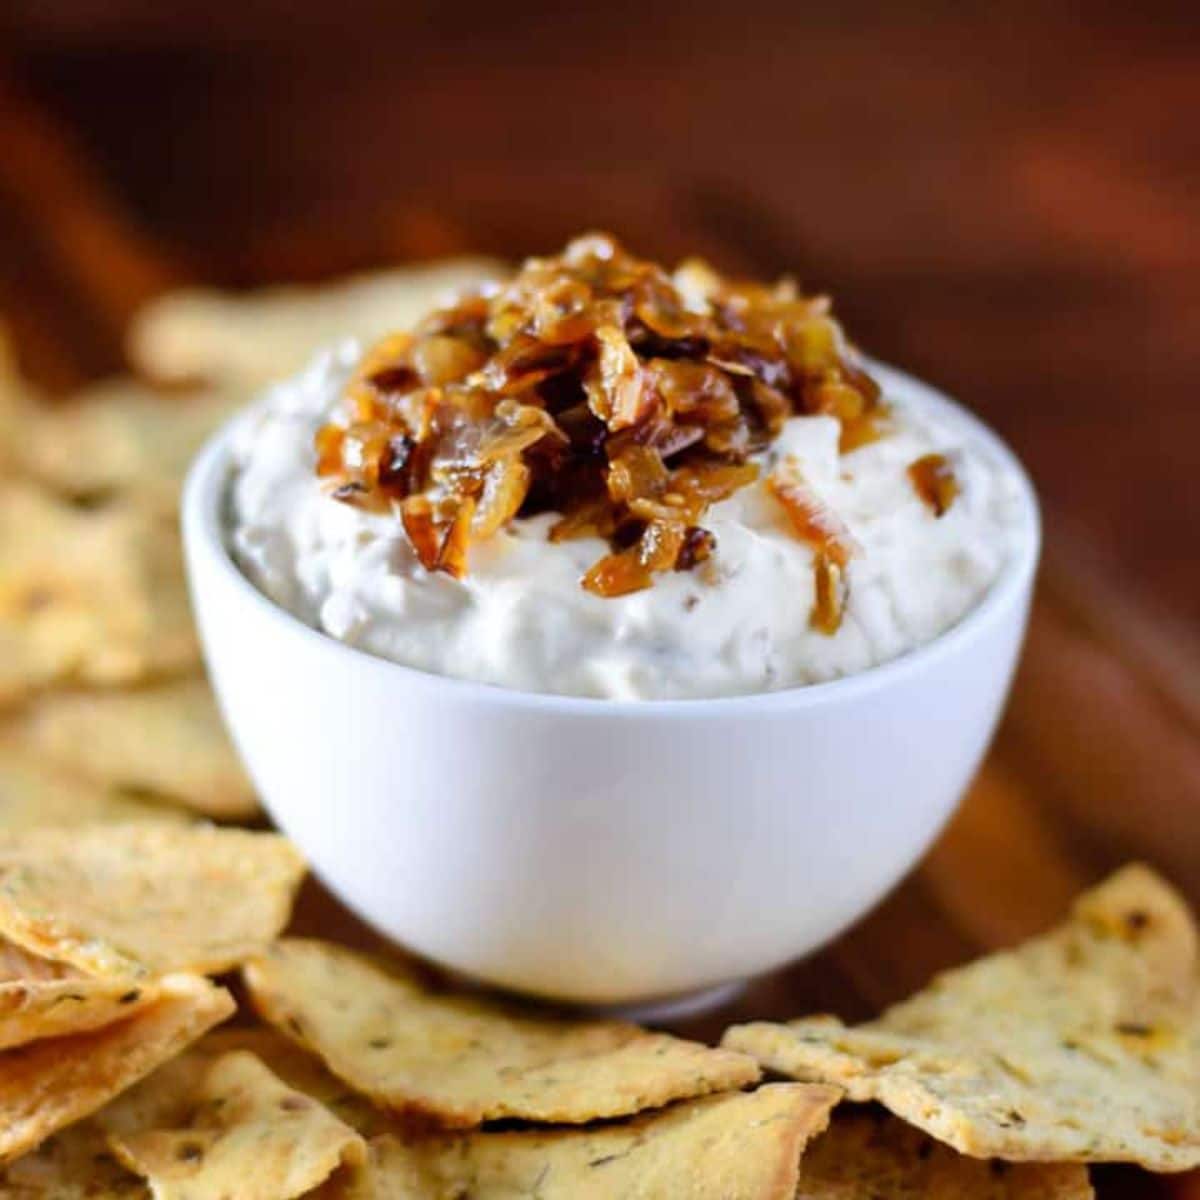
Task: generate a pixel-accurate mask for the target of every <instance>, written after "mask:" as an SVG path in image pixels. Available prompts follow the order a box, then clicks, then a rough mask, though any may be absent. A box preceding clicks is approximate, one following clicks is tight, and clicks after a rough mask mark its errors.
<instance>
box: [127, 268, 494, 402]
mask: <svg viewBox="0 0 1200 1200" xmlns="http://www.w3.org/2000/svg"><path fill="white" fill-rule="evenodd" d="M501 274H503V268H501V267H500V266H499V265H498V264H497V263H495V262H492V261H489V260H487V259H475V258H461V259H447V260H445V261H443V262H434V263H428V264H425V265H419V266H412V267H401V268H398V269H396V270H393V271H381V272H378V273H376V274H372V275H362V276H358V277H356V278H351V279H346V280H341V281H339V282H336V283H332V284H327V285H325V286H323V287H315V288H310V287H277V288H270V289H267V290H264V291H259V292H254V293H250V294H249V295H243V296H238V295H232V294H229V293H222V292H215V291H208V290H203V289H193V290H183V291H177V292H168V293H167V294H166V295H164V296H161V297H159V299H157V300H155V301H154V302H153V303H151V304H150V305H148V306H147V307H146V308H145V309H144V310H143V311H142V312H141V313H139V314H138V316H137V318H136V319H135V320H134V322H133V326H132V328H131V330H130V336H129V354H130V357H131V358H132V359H133V361H134V362H135V363H136V364H137V365H138V366H139V367H140V368H141V369H142V370H143V371H144V372H146V374H148V375H150V376H152V377H153V378H156V379H164V380H172V379H208V380H211V381H214V382H219V383H222V384H230V385H233V386H235V387H242V388H251V389H252V388H256V387H259V386H261V385H263V384H266V383H270V382H272V381H273V380H276V379H280V378H282V377H283V376H285V375H289V374H291V373H292V372H293V371H296V370H298V369H299V368H300V367H302V366H303V365H304V364H305V363H306V362H307V361H308V359H309V358H310V357H311V356H312V355H313V354H314V353H315V352H316V351H318V350H320V349H323V348H324V347H326V346H328V345H330V344H331V343H333V342H336V341H337V340H339V339H340V338H344V337H356V338H361V339H363V340H364V341H375V340H376V339H378V338H381V337H383V335H384V334H386V333H391V332H393V331H394V330H396V329H403V328H407V327H408V326H410V325H412V324H414V323H415V322H416V321H417V320H418V319H419V318H420V317H422V316H424V315H425V313H426V312H427V311H428V310H429V309H431V308H433V307H434V306H435V305H436V303H437V302H438V300H439V299H440V298H441V297H442V296H443V295H444V294H445V293H448V292H457V291H461V290H463V289H464V288H468V287H473V286H474V285H476V284H478V283H479V282H481V281H482V280H485V279H490V278H497V277H498V276H499V275H501Z"/></svg>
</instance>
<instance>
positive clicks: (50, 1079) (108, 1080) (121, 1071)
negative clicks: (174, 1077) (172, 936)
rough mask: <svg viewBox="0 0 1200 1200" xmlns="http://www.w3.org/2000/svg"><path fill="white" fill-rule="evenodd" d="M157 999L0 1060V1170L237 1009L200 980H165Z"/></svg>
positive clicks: (228, 998) (1, 1056) (10, 1052)
mask: <svg viewBox="0 0 1200 1200" xmlns="http://www.w3.org/2000/svg"><path fill="white" fill-rule="evenodd" d="M159 987H160V988H161V992H162V994H161V995H160V996H159V998H158V1000H157V1001H156V1002H155V1003H154V1004H152V1005H150V1006H149V1007H148V1008H145V1009H143V1010H142V1011H141V1012H139V1013H136V1014H135V1015H134V1016H132V1017H129V1018H128V1019H127V1020H124V1021H118V1022H116V1023H114V1024H112V1025H106V1026H105V1027H104V1028H103V1029H97V1030H93V1031H91V1032H90V1033H80V1034H74V1035H72V1036H70V1037H58V1038H48V1039H46V1040H44V1041H38V1042H31V1043H30V1044H29V1045H27V1046H18V1047H17V1048H16V1049H13V1050H5V1051H4V1052H3V1053H2V1054H0V1163H5V1162H9V1161H11V1160H12V1159H14V1158H16V1157H17V1156H18V1155H21V1154H24V1153H26V1152H27V1151H29V1150H32V1149H34V1147H36V1146H38V1145H39V1144H40V1143H41V1142H43V1141H44V1140H45V1139H46V1138H48V1137H49V1136H50V1135H51V1134H52V1133H55V1132H57V1131H58V1130H59V1129H62V1128H64V1127H65V1126H67V1125H70V1124H71V1123H72V1122H74V1121H78V1120H79V1119H80V1118H82V1117H86V1116H88V1115H90V1114H91V1113H93V1112H95V1111H96V1110H97V1109H98V1108H100V1107H101V1106H102V1105H104V1104H105V1103H106V1102H107V1101H108V1100H110V1099H112V1097H114V1096H116V1095H117V1094H118V1093H120V1092H122V1091H124V1089H125V1088H127V1087H130V1086H131V1085H132V1084H134V1083H136V1082H137V1081H138V1080H139V1079H141V1078H142V1077H143V1076H145V1075H148V1074H149V1073H150V1072H151V1071H153V1070H154V1069H155V1067H157V1066H159V1065H161V1064H162V1063H164V1062H166V1061H167V1060H168V1059H170V1058H172V1057H174V1055H176V1054H178V1053H179V1052H180V1051H181V1050H183V1049H184V1048H185V1047H186V1046H187V1045H188V1043H189V1042H192V1041H194V1040H195V1039H196V1038H198V1037H199V1036H200V1035H201V1034H203V1033H204V1032H205V1031H206V1030H208V1029H211V1028H212V1027H213V1026H214V1025H216V1024H217V1023H218V1022H219V1021H223V1020H225V1018H226V1017H228V1016H229V1015H230V1014H231V1013H232V1012H233V1010H234V1003H233V998H232V997H231V996H230V995H229V993H228V992H226V991H225V990H224V989H222V988H219V987H216V986H215V985H214V984H211V983H209V982H208V980H205V979H198V978H196V977H194V976H188V975H175V976H169V977H167V978H165V979H163V980H162V981H161V982H160V984H159Z"/></svg>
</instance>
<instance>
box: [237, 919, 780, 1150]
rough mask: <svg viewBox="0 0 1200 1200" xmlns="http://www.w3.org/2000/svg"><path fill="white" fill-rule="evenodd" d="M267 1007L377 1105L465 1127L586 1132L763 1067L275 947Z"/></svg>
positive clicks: (341, 957) (250, 979)
mask: <svg viewBox="0 0 1200 1200" xmlns="http://www.w3.org/2000/svg"><path fill="white" fill-rule="evenodd" d="M245 977H246V983H247V985H248V987H249V989H250V994H251V997H252V999H253V1001H254V1004H255V1006H256V1007H257V1008H258V1010H259V1011H260V1012H261V1013H262V1015H263V1016H264V1017H266V1019H267V1020H268V1021H270V1022H271V1023H272V1024H273V1025H275V1026H276V1027H277V1028H278V1029H280V1030H281V1031H283V1032H284V1033H286V1034H287V1035H288V1036H289V1037H292V1038H294V1039H295V1040H296V1041H297V1042H299V1043H300V1044H301V1045H304V1046H308V1047H309V1048H310V1049H312V1050H314V1051H315V1052H316V1053H317V1054H319V1055H320V1056H321V1058H322V1059H323V1060H324V1061H325V1064H326V1066H328V1068H329V1069H330V1070H331V1071H332V1072H333V1073H334V1074H335V1075H337V1076H339V1077H340V1078H341V1079H344V1080H345V1081H346V1082H347V1083H349V1084H351V1085H352V1086H353V1087H355V1088H356V1089H357V1090H358V1091H360V1092H362V1093H363V1094H364V1095H366V1096H369V1097H370V1098H371V1099H372V1100H374V1101H375V1102H376V1103H378V1104H381V1105H383V1106H385V1107H387V1108H390V1109H393V1110H396V1111H408V1112H414V1113H420V1114H423V1115H426V1116H429V1117H432V1118H434V1119H436V1120H438V1121H440V1122H441V1123H443V1124H445V1125H448V1126H454V1127H467V1126H472V1125H478V1124H480V1123H481V1122H483V1121H486V1120H491V1119H495V1118H500V1117H519V1118H524V1119H527V1120H532V1121H551V1122H558V1123H562V1124H576V1123H581V1122H585V1121H592V1120H596V1119H598V1118H601V1117H618V1116H626V1115H628V1114H630V1113H635V1112H640V1111H641V1110H642V1109H647V1108H657V1107H659V1106H660V1105H663V1104H667V1103H669V1102H670V1101H672V1100H678V1099H683V1098H686V1097H691V1096H701V1095H704V1094H706V1093H708V1092H717V1091H724V1090H726V1089H729V1088H738V1087H742V1086H744V1085H746V1084H748V1083H753V1082H754V1081H755V1080H756V1079H757V1078H758V1068H757V1066H756V1065H755V1064H754V1062H753V1060H751V1059H749V1058H747V1057H746V1056H744V1055H741V1054H734V1053H732V1052H730V1051H721V1050H714V1049H712V1048H711V1047H709V1046H702V1045H699V1044H698V1043H695V1042H686V1041H682V1040H680V1039H678V1038H673V1037H669V1036H667V1035H666V1034H658V1033H649V1032H647V1031H645V1030H642V1029H639V1028H638V1027H637V1026H634V1025H628V1024H625V1023H623V1022H618V1021H574V1022H572V1021H563V1020H552V1019H549V1018H546V1017H542V1016H536V1015H531V1014H529V1013H522V1012H518V1011H517V1010H515V1009H508V1008H503V1007H500V1006H499V1005H497V1004H493V1003H489V1002H487V1001H485V1000H481V999H477V998H475V997H469V996H462V995H449V994H445V993H435V992H431V991H429V990H428V989H426V988H425V987H424V986H423V985H422V984H421V983H420V982H419V981H418V980H417V979H416V978H415V977H414V976H412V975H408V974H404V973H403V972H402V971H401V970H400V969H399V968H397V969H396V970H394V971H388V970H385V969H384V968H383V967H382V966H380V965H377V964H375V963H373V962H371V961H369V960H368V959H366V958H363V957H362V956H360V955H358V954H355V953H353V952H351V951H349V950H346V949H344V948H343V947H340V946H334V945H331V944H328V943H324V942H317V941H308V940H303V939H287V940H284V941H282V942H277V943H276V944H275V945H273V946H272V947H271V948H270V949H269V950H268V951H267V953H266V954H265V955H264V956H263V957H262V958H259V959H256V960H254V961H253V962H251V963H248V964H247V965H246V968H245Z"/></svg>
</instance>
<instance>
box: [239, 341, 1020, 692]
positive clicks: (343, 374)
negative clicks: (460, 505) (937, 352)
mask: <svg viewBox="0 0 1200 1200" xmlns="http://www.w3.org/2000/svg"><path fill="white" fill-rule="evenodd" d="M360 356H361V348H360V347H359V346H358V345H357V344H356V343H355V342H353V341H348V342H345V343H343V344H342V345H340V346H338V347H336V348H335V349H333V350H332V351H330V352H328V353H325V354H323V355H321V356H319V357H318V358H317V359H316V360H315V361H314V362H313V363H312V365H311V366H310V367H309V368H308V369H307V370H306V371H304V372H303V373H302V374H300V375H299V376H297V377H296V378H294V379H291V380H289V381H287V382H284V383H282V384H280V385H278V386H277V387H275V388H274V389H273V390H271V391H270V392H269V393H268V394H267V396H266V397H264V399H263V401H262V402H261V403H260V404H259V405H258V406H257V407H256V408H255V409H254V410H252V411H251V412H250V413H249V414H248V415H247V417H246V418H245V419H244V421H243V423H242V425H241V427H240V429H239V430H238V433H237V436H236V438H235V443H234V477H233V480H232V485H231V493H230V497H229V510H228V516H229V523H230V536H231V541H232V548H233V552H234V554H235V556H236V558H237V561H238V562H239V564H240V565H241V567H242V569H243V570H244V571H245V573H246V574H247V575H248V576H249V577H250V579H251V580H253V582H254V583H255V584H256V585H257V586H258V587H259V589H260V590H262V591H263V592H264V593H266V595H268V596H269V597H270V598H271V599H272V600H274V601H275V602H276V603H277V604H279V605H281V606H282V607H284V608H286V609H288V610H289V611H290V612H292V613H294V614H295V615H296V616H297V617H299V618H300V619H301V620H303V621H305V622H307V623H309V624H310V625H312V626H314V627H315V628H318V629H321V630H324V631H325V632H326V633H328V634H330V635H331V636H333V637H335V638H338V639H340V640H341V641H344V642H346V643H348V644H349V645H352V646H357V647H359V648H361V649H363V650H365V651H368V652H370V653H372V654H376V655H379V656H381V657H383V658H388V659H393V660H394V661H396V662H400V663H404V664H407V665H408V666H412V667H417V668H420V669H422V670H425V671H430V672H434V673H436V674H440V675H450V676H455V677H458V678H462V679H473V680H479V681H482V682H485V683H491V684H497V685H500V686H503V687H509V688H516V689H520V690H524V691H533V692H549V693H556V694H561V695H570V696H594V697H605V698H611V699H622V700H629V699H647V700H649V699H668V698H688V697H712V696H730V695H741V694H746V693H753V692H766V691H773V690H776V689H779V688H787V687H794V686H797V685H801V684H809V683H817V682H821V681H825V680H830V679H836V678H838V677H840V676H845V675H850V674H853V673H855V672H859V671H863V670H866V669H867V668H869V667H872V666H875V665H877V664H880V663H884V662H887V661H888V660H889V659H892V658H895V657H896V656H898V655H900V654H903V653H905V652H906V651H908V650H912V649H913V648H915V647H917V646H920V645H922V644H923V643H925V642H928V641H930V640H932V639H933V638H935V637H937V636H938V635H939V634H940V633H943V632H944V631H945V630H947V629H949V628H950V627H951V626H953V625H954V624H955V623H957V622H958V621H959V620H961V619H962V617H963V616H964V615H965V614H966V613H968V612H969V611H970V610H971V609H972V608H973V607H974V606H975V605H977V604H978V603H979V601H980V599H981V597H982V596H983V595H984V593H985V592H986V591H987V590H988V588H989V587H990V585H991V584H992V583H993V581H994V580H995V579H996V577H997V575H998V574H999V573H1000V571H1001V569H1002V568H1003V567H1004V565H1005V563H1006V562H1007V561H1008V560H1009V559H1010V558H1011V556H1012V555H1013V553H1014V551H1015V550H1016V549H1017V547H1018V546H1019V545H1021V544H1022V543H1023V542H1026V541H1027V540H1028V539H1030V538H1031V537H1032V536H1033V533H1032V528H1031V517H1030V514H1029V511H1028V504H1027V501H1026V499H1025V495H1024V491H1023V488H1022V486H1021V483H1020V480H1019V479H1018V478H1017V476H1016V473H1015V471H1014V470H1013V469H1012V468H1011V467H1009V466H1008V464H1007V463H1005V462H1004V461H1001V460H1000V459H998V458H996V457H995V456H994V455H993V454H992V453H991V451H990V449H989V448H988V447H986V446H984V445H982V444H981V443H980V440H979V439H978V437H977V436H976V435H975V434H974V431H973V430H972V428H971V427H970V425H969V424H968V423H967V422H966V421H964V420H961V419H960V418H958V417H957V415H956V414H955V413H954V412H953V410H949V409H947V408H946V406H944V405H941V404H937V405H935V404H934V403H932V402H930V401H929V400H928V399H926V398H925V396H924V394H923V393H919V392H917V391H916V390H915V389H914V388H913V387H912V386H911V385H909V384H907V383H906V381H905V380H904V379H903V378H902V377H897V376H895V375H893V374H892V373H890V372H887V371H877V372H876V378H877V379H878V380H879V382H880V383H881V384H882V385H883V388H884V401H885V403H886V404H887V405H888V406H889V408H890V410H891V417H890V421H889V431H888V433H887V435H886V436H884V437H882V438H880V439H879V440H878V441H875V442H872V443H870V444H868V445H866V446H863V447H861V448H859V449H857V450H854V451H852V452H850V453H848V454H844V455H839V453H838V433H839V426H838V423H837V421H836V420H835V419H834V418H832V417H826V416H804V417H793V418H792V419H790V420H789V421H787V423H786V425H785V426H784V429H783V432H782V434H781V435H780V436H779V437H778V439H776V441H774V442H773V443H772V444H771V446H770V449H769V451H768V452H766V453H764V454H763V455H760V456H759V457H758V459H757V460H756V461H758V462H759V463H760V464H762V467H763V471H762V477H763V478H765V477H766V475H767V473H768V471H769V470H771V469H773V468H776V467H778V466H779V465H780V464H786V466H787V468H788V469H789V470H791V469H794V470H796V471H798V472H799V473H800V474H801V475H802V477H803V479H804V481H805V483H806V484H807V485H808V486H809V487H810V488H811V489H812V490H813V491H814V492H815V493H816V494H817V495H818V496H819V497H820V498H821V500H822V501H823V502H824V503H825V504H826V505H827V506H828V507H829V508H830V509H832V510H833V512H834V513H836V514H837V516H838V517H840V519H841V520H842V522H844V524H845V525H846V526H847V527H848V528H849V531H850V533H851V534H852V535H853V538H854V541H855V542H856V544H857V548H856V552H855V554H854V556H853V557H852V559H851V560H850V563H849V566H848V568H847V574H846V578H847V582H848V589H849V590H848V597H847V601H846V607H845V610H844V615H843V619H842V624H841V627H840V628H839V629H838V630H837V632H836V633H833V634H825V633H822V632H820V631H818V630H816V629H814V628H812V627H811V626H810V614H811V611H812V608H813V601H814V587H815V585H814V570H813V550H812V548H811V547H810V546H808V545H807V544H805V543H804V542H802V541H800V540H798V539H797V538H796V536H795V535H794V533H793V532H792V531H791V529H790V527H789V523H788V518H787V515H786V513H785V512H784V510H783V508H782V507H781V506H780V504H779V503H778V502H777V501H776V500H775V499H773V498H772V497H771V495H770V494H769V493H768V491H767V488H766V486H765V484H764V483H762V482H761V481H760V482H759V483H756V484H753V485H751V486H749V487H746V488H743V489H742V490H741V491H739V492H737V493H736V494H735V495H733V496H732V497H731V498H730V499H728V500H726V501H723V502H722V503H719V504H716V505H714V506H713V507H712V508H710V509H709V510H708V512H707V513H706V514H705V518H704V526H705V528H706V529H709V530H711V531H712V533H713V534H715V536H716V539H717V548H716V551H715V553H714V555H713V557H712V558H711V559H710V560H709V561H708V562H705V563H703V564H701V566H700V567H698V568H697V569H695V570H693V571H686V572H667V573H665V574H662V575H659V576H657V577H656V579H655V582H654V586H653V587H650V588H648V589H646V590H644V591H640V592H636V593H633V594H631V595H626V596H620V597H616V598H604V597H601V596H597V595H593V594H591V593H589V592H587V591H585V590H584V589H583V588H582V587H581V586H580V577H581V576H582V575H583V574H584V572H585V571H586V570H587V569H588V568H589V567H590V566H592V564H594V563H595V562H596V561H597V559H598V558H600V557H601V556H602V555H603V554H604V553H606V551H607V549H608V547H607V545H606V543H604V542H602V541H600V540H599V539H595V538H581V539H579V540H576V541H568V542H562V543H552V542H550V541H549V540H548V539H547V532H548V530H549V528H550V526H551V525H552V524H553V523H554V520H555V517H554V516H553V515H550V514H547V515H542V516H538V517H532V518H528V519H518V520H515V521H513V522H512V523H511V524H510V525H509V527H508V528H507V529H506V530H502V531H501V532H499V533H498V534H496V535H495V536H494V537H492V538H489V539H487V540H486V541H481V542H477V543H475V544H473V545H472V546H471V550H470V571H469V574H468V575H467V577H466V578H465V579H463V580H461V581H459V580H456V579H453V578H451V577H450V576H448V575H446V574H442V573H431V572H428V571H426V570H425V569H424V568H422V567H421V566H420V564H419V563H418V561H417V559H416V556H415V554H414V553H413V551H412V548H411V547H410V545H409V542H408V539H407V537H406V535H405V533H404V530H403V528H402V526H401V524H400V522H399V521H398V520H397V519H395V518H394V517H391V516H388V515H382V516H381V515H373V514H370V513H366V512H363V511H361V510H359V509H357V508H354V507H351V506H349V505H346V504H343V503H340V502H338V501H337V500H334V499H333V498H332V497H331V496H329V495H328V489H327V488H326V487H323V486H322V484H321V482H320V481H319V480H318V479H317V477H316V475H315V474H314V463H315V457H314V450H313V437H314V434H315V432H316V430H317V429H318V427H319V426H321V425H322V424H323V423H324V422H326V421H327V420H329V419H330V415H331V414H332V413H333V412H334V411H335V410H336V408H337V405H338V403H339V400H340V397H341V394H342V391H343V389H344V387H345V385H346V382H347V380H348V379H349V377H350V375H351V373H352V371H353V369H354V367H355V365H356V364H357V363H358V361H359V358H360ZM930 453H940V454H943V455H946V456H947V457H948V459H949V461H950V463H951V464H952V466H953V470H954V473H955V476H956V478H957V481H958V485H959V488H960V492H959V495H958V496H957V498H956V499H955V500H954V502H953V503H952V504H951V505H950V507H949V509H948V510H947V511H946V512H945V513H944V514H943V515H942V516H941V517H936V516H935V515H934V514H933V512H932V511H931V510H930V508H929V507H927V506H926V504H925V503H923V502H922V500H921V499H920V497H919V496H918V495H917V493H916V491H915V489H914V487H913V484H912V482H911V480H910V479H909V476H908V473H907V468H908V466H909V465H910V464H911V463H912V462H913V461H914V460H916V459H918V458H920V457H922V456H923V455H926V454H930Z"/></svg>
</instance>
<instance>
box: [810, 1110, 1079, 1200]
mask: <svg viewBox="0 0 1200 1200" xmlns="http://www.w3.org/2000/svg"><path fill="white" fill-rule="evenodd" d="M1092 1195H1093V1193H1092V1186H1091V1184H1090V1183H1089V1182H1088V1173H1087V1167H1085V1166H1081V1165H1080V1164H1079V1163H1008V1162H1002V1161H1001V1160H999V1159H980V1158H967V1157H966V1156H965V1155H962V1154H959V1153H958V1152H957V1151H955V1150H951V1149H950V1147H949V1146H943V1145H942V1144H941V1143H940V1142H936V1141H934V1140H933V1139H932V1138H930V1137H929V1135H928V1134H926V1133H922V1132H921V1130H919V1129H914V1128H913V1127H912V1126H911V1125H906V1124H905V1123H904V1122H903V1121H900V1120H898V1119H897V1118H896V1117H893V1116H890V1115H888V1114H887V1113H884V1112H882V1111H881V1110H875V1109H869V1110H865V1111H862V1110H859V1111H855V1110H854V1109H852V1108H849V1107H842V1108H839V1109H838V1110H837V1112H835V1113H834V1116H833V1120H832V1121H831V1122H830V1125H829V1128H828V1129H827V1130H826V1131H825V1133H823V1134H822V1135H821V1136H820V1137H819V1138H816V1139H815V1140H814V1141H812V1142H810V1143H809V1145H808V1148H807V1149H806V1150H805V1151H804V1157H803V1158H802V1159H801V1160H800V1184H799V1187H798V1188H797V1190H796V1200H963V1198H964V1197H970V1200H1090V1198H1091V1196H1092Z"/></svg>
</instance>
